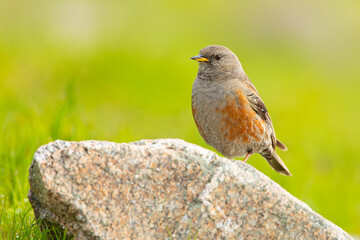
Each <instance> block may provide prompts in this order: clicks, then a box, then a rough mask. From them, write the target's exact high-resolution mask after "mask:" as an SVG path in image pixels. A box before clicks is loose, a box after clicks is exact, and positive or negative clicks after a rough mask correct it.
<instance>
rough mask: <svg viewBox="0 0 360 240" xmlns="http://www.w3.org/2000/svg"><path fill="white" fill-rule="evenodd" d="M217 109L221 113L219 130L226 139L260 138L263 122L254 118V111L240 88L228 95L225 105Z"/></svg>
mask: <svg viewBox="0 0 360 240" xmlns="http://www.w3.org/2000/svg"><path fill="white" fill-rule="evenodd" d="M218 111H220V112H221V113H222V115H223V119H222V122H223V127H222V129H221V132H222V133H223V134H224V137H225V138H226V139H227V140H229V141H234V140H236V139H239V138H240V139H241V141H242V142H243V143H249V142H250V141H251V140H252V141H260V140H261V138H262V135H263V134H264V131H265V130H264V127H263V126H264V125H265V122H264V120H263V119H261V118H259V119H258V118H256V115H257V114H256V112H255V111H254V110H253V109H252V108H251V107H250V104H249V101H248V100H247V99H246V97H245V96H244V94H243V93H242V91H241V90H238V91H236V93H235V96H231V97H228V98H227V103H226V106H225V107H224V108H223V109H221V110H218ZM240 139H239V140H240Z"/></svg>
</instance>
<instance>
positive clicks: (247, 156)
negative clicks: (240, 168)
mask: <svg viewBox="0 0 360 240" xmlns="http://www.w3.org/2000/svg"><path fill="white" fill-rule="evenodd" d="M253 153H254V151H253V150H252V149H251V150H250V151H248V153H247V154H246V156H245V158H244V160H243V161H244V163H246V161H247V160H248V159H249V157H250V156H251V155H252V154H253Z"/></svg>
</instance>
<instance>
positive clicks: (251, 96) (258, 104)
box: [242, 77, 286, 150]
mask: <svg viewBox="0 0 360 240" xmlns="http://www.w3.org/2000/svg"><path fill="white" fill-rule="evenodd" d="M242 80H243V81H244V83H245V84H246V85H247V89H248V91H247V92H246V98H247V100H248V101H249V103H250V106H251V108H252V109H253V110H254V111H255V112H256V113H257V114H258V115H259V116H260V117H261V118H262V119H263V120H264V121H265V122H266V124H267V125H268V126H269V128H270V131H271V135H270V136H271V142H272V146H273V148H274V150H275V146H277V145H278V144H277V139H276V136H275V131H274V127H273V125H272V122H271V118H270V115H269V112H268V110H267V109H266V106H265V104H264V102H263V101H262V99H261V98H260V96H259V93H258V91H257V90H256V88H255V86H254V85H253V84H252V83H251V81H250V80H249V79H248V78H247V77H246V78H243V79H242ZM279 143H280V142H279ZM280 144H282V143H280ZM282 145H283V144H282ZM283 146H284V147H285V145H283ZM280 148H281V149H283V148H282V147H280ZM285 148H286V147H285Z"/></svg>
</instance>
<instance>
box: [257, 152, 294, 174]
mask: <svg viewBox="0 0 360 240" xmlns="http://www.w3.org/2000/svg"><path fill="white" fill-rule="evenodd" d="M261 155H262V156H263V157H264V158H265V159H266V161H268V163H269V164H270V166H271V167H272V168H273V169H274V170H275V171H277V172H278V173H280V174H283V175H286V176H291V173H290V171H289V169H288V168H287V167H286V165H285V163H284V162H283V161H282V160H281V158H280V157H279V155H277V154H276V152H275V151H267V152H262V153H261Z"/></svg>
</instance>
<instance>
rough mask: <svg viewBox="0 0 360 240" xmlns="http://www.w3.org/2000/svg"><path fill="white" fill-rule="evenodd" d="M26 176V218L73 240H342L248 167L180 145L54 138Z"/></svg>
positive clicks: (336, 231)
mask: <svg viewBox="0 0 360 240" xmlns="http://www.w3.org/2000/svg"><path fill="white" fill-rule="evenodd" d="M29 179H30V186H31V189H30V192H29V196H28V197H29V200H30V202H31V204H32V206H33V208H34V212H35V216H36V217H37V218H42V219H44V221H45V222H46V223H47V224H50V225H55V226H61V227H63V228H67V232H69V233H71V234H72V235H74V236H76V238H77V239H194V238H195V237H196V238H197V239H351V237H350V236H349V235H348V234H347V233H345V232H344V231H343V230H342V229H340V228H339V227H337V226H336V225H334V224H333V223H331V222H329V221H328V220H326V219H324V218H323V217H321V216H320V215H319V214H317V213H315V212H314V211H312V210H311V209H310V208H309V207H308V206H307V205H306V204H305V203H303V202H301V201H300V200H298V199H296V198H295V197H293V196H292V195H290V194H289V193H288V192H287V191H285V190H284V189H283V188H281V187H280V186H279V185H278V184H276V183H275V182H273V181H272V180H270V179H269V178H268V177H266V176H265V175H263V174H262V173H260V172H259V171H257V170H256V169H254V168H253V167H251V166H250V165H248V164H245V163H243V162H241V161H232V160H229V159H226V158H222V157H219V156H218V155H216V154H215V153H213V152H211V151H208V150H206V149H203V148H201V147H199V146H196V145H193V144H190V143H187V142H184V141H182V140H176V139H159V140H142V141H138V142H134V143H128V144H126V143H111V142H99V141H83V142H65V141H55V142H52V143H49V144H47V145H44V146H42V147H40V148H39V149H38V150H37V152H36V153H35V156H34V160H33V162H32V164H31V167H30V177H29Z"/></svg>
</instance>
